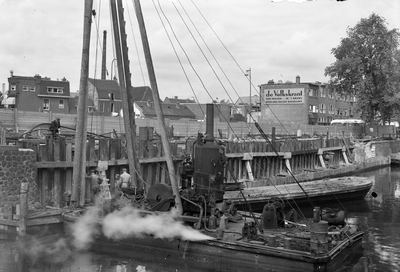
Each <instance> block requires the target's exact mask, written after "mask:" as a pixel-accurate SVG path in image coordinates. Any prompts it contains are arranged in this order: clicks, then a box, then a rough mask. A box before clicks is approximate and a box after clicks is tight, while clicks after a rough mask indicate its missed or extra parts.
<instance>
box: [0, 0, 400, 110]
mask: <svg viewBox="0 0 400 272" xmlns="http://www.w3.org/2000/svg"><path fill="white" fill-rule="evenodd" d="M158 1H159V3H160V5H161V7H162V11H163V12H164V14H165V16H166V18H167V19H168V20H169V22H170V23H171V25H172V29H173V30H174V33H175V35H176V36H177V37H178V40H179V43H180V45H179V44H178V43H177V42H176V39H175V37H174V35H173V33H172V32H171V28H169V27H168V23H167V21H166V19H165V17H164V16H163V15H162V13H161V10H160V9H159V6H158ZM153 3H155V4H156V6H157V10H158V12H159V14H160V16H161V19H162V20H163V22H164V24H165V25H166V26H167V30H168V33H169V34H170V36H171V39H172V40H173V43H174V46H175V49H176V51H177V54H178V56H179V58H180V61H181V63H182V65H183V66H184V70H185V72H186V74H187V77H188V78H189V80H190V84H189V83H188V81H187V79H186V76H185V74H184V72H183V70H182V68H181V66H180V65H179V61H178V58H177V57H176V55H175V53H174V50H173V48H172V46H171V44H170V42H169V39H168V36H167V35H166V33H165V29H164V27H163V25H162V23H161V21H160V16H159V15H158V13H157V11H156V9H155V7H154V5H153ZM193 3H195V5H196V6H197V8H198V9H199V10H200V12H201V13H202V14H203V16H204V17H205V18H206V20H207V21H205V20H204V18H203V17H202V16H201V15H200V13H199V11H198V10H197V9H196V6H195V5H194V4H193ZM123 4H124V7H125V21H126V22H127V25H126V32H127V35H128V46H129V59H130V62H131V67H130V69H131V73H132V85H133V86H143V85H149V81H148V79H147V78H148V76H147V72H146V71H147V70H146V68H145V66H144V65H145V61H144V57H143V50H142V45H141V41H140V39H139V37H140V33H139V31H138V27H137V19H136V16H135V13H134V9H133V5H132V0H123ZM141 5H142V9H143V15H144V20H145V24H146V28H147V34H148V39H149V43H150V48H151V54H152V58H153V63H154V68H155V72H156V77H157V83H158V89H159V92H160V97H161V99H162V100H164V98H165V97H166V96H168V97H172V96H179V98H191V97H194V96H197V98H198V99H199V100H200V102H202V103H205V102H210V101H211V97H212V99H217V98H218V100H222V99H225V100H227V99H229V100H230V101H236V100H237V98H238V95H239V96H248V95H249V94H250V83H249V80H248V78H247V77H246V76H245V75H244V73H245V71H246V70H247V69H249V68H251V83H252V84H253V85H254V87H255V88H254V89H252V91H251V92H252V95H254V94H256V93H257V89H258V87H257V86H258V85H260V84H264V83H267V82H268V80H271V79H273V80H275V82H277V81H278V80H282V81H283V82H285V81H287V80H290V81H294V80H295V77H296V75H299V76H300V77H301V81H302V82H314V81H322V82H326V81H327V80H328V78H325V77H324V69H325V67H326V66H328V65H330V64H331V63H333V62H334V58H333V56H332V55H331V53H330V52H331V49H332V48H333V47H336V46H337V45H338V44H339V42H340V39H341V38H343V37H345V36H346V29H347V27H353V26H354V25H355V24H356V23H357V22H359V21H360V19H361V18H366V17H368V16H369V15H370V14H371V13H372V12H375V13H376V14H378V15H380V16H382V17H384V18H385V19H386V21H387V23H388V28H389V29H393V28H400V1H399V0H347V1H344V2H337V1H334V0H315V1H305V2H304V3H301V4H299V3H295V1H294V0H293V1H287V0H276V1H270V0H246V1H244V0H241V1H239V0H180V2H179V1H168V0H154V1H153V0H145V1H143V0H142V1H141ZM83 9H84V1H83V0H68V1H61V0H0V34H1V36H0V37H1V41H0V83H6V90H7V89H8V81H7V79H8V77H9V76H10V70H13V71H14V75H18V76H34V75H35V74H40V75H41V76H47V77H50V78H52V79H55V80H56V79H61V78H63V77H66V78H67V80H68V81H69V82H70V86H71V91H72V92H75V91H78V89H79V79H80V69H81V54H82V43H83V38H82V37H83ZM93 9H95V10H96V13H97V15H96V18H95V20H94V21H93V24H92V35H91V49H90V50H91V51H90V69H89V77H91V78H94V77H96V78H100V76H101V51H102V48H101V47H102V44H103V31H104V30H107V32H108V36H107V39H108V40H107V70H108V78H111V74H113V75H115V68H114V69H112V68H111V64H112V60H113V59H114V53H113V51H114V50H113V43H112V32H111V23H110V19H109V13H110V12H109V1H107V0H103V1H101V0H95V1H94V5H93ZM178 12H179V13H178ZM179 14H180V15H179ZM187 15H189V17H190V20H189V18H188V17H187ZM181 16H182V17H183V20H184V21H185V23H186V24H187V26H188V27H189V28H190V30H191V33H192V34H190V33H189V31H188V30H187V28H186V26H185V24H184V22H183V21H182V19H181ZM192 23H193V24H194V25H195V27H194V26H193V24H192ZM209 25H211V27H212V29H213V30H212V29H211V28H210V26H209ZM197 31H199V33H200V34H201V37H200V36H199V34H198V33H197ZM214 32H215V33H216V34H217V35H218V36H216V35H215V34H214ZM192 35H193V36H194V37H195V38H196V41H197V44H199V46H200V47H201V50H200V49H199V48H198V45H197V44H196V42H195V41H194V40H193V38H192ZM133 37H135V39H134V38H133ZM135 40H136V44H135V42H134V41H135ZM203 40H204V41H205V42H206V44H207V46H205V45H204V42H203ZM221 41H222V43H223V44H222V43H221ZM181 46H182V47H183V49H184V50H185V53H183V51H182V49H181ZM136 48H138V49H137V50H136ZM208 48H209V49H210V51H211V52H212V53H210V52H209V49H208ZM225 48H226V49H228V50H229V52H228V51H227V50H226V49H225ZM96 51H97V54H96ZM202 52H203V53H202ZM203 54H205V55H206V56H207V59H205V58H204V57H203ZM186 55H187V56H188V57H186ZM96 63H97V66H96ZM114 63H115V62H114ZM189 63H191V64H192V66H193V67H194V70H193V69H192V67H191V66H190V65H189ZM209 63H210V65H211V66H210V65H209ZM238 65H239V66H240V68H239V66H238ZM95 67H97V69H96V68H95ZM211 67H212V68H211ZM220 67H221V68H222V70H221V68H220ZM142 73H143V75H144V76H142ZM215 74H217V76H215ZM197 75H198V76H197ZM199 77H200V79H199ZM227 78H228V79H227ZM192 88H193V90H194V92H193V91H192Z"/></svg>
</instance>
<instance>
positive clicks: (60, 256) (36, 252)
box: [0, 167, 400, 272]
mask: <svg viewBox="0 0 400 272" xmlns="http://www.w3.org/2000/svg"><path fill="white" fill-rule="evenodd" d="M360 175H363V176H373V177H374V184H373V187H372V188H371V191H370V193H369V194H368V195H367V197H366V198H365V200H363V201H357V202H351V203H342V204H338V203H332V204H331V205H329V207H331V208H340V209H342V208H343V207H344V208H345V209H346V210H347V211H348V214H349V218H348V220H349V222H350V223H355V224H357V225H358V226H360V227H361V228H362V229H363V230H364V231H365V235H364V237H363V250H362V251H361V252H359V255H356V256H355V257H354V258H353V259H352V260H349V262H348V263H345V264H343V267H342V269H341V270H340V271H343V272H344V271H400V232H399V230H400V167H391V168H382V169H378V170H374V171H370V172H365V173H362V174H360ZM372 193H376V196H375V197H374V196H373V194H372ZM304 212H305V213H306V216H309V217H312V211H311V209H309V208H307V209H304ZM0 271H1V272H15V271H24V272H25V271H33V272H36V271H37V272H39V271H40V272H42V271H44V272H47V271H49V272H50V271H52V272H53V271H61V272H75V271H83V272H85V271H101V272H117V271H118V272H132V271H133V272H136V271H140V272H150V271H151V272H155V271H267V270H265V269H264V268H263V267H260V266H259V265H258V264H257V263H254V262H253V263H239V262H237V261H235V257H234V254H232V255H231V256H225V258H214V257H213V256H207V257H204V256H203V257H193V256H190V257H187V258H185V259H183V258H182V257H179V256H177V254H174V252H158V251H155V250H154V249H151V248H141V249H140V250H137V249H136V250H132V248H131V247H129V246H123V245H120V244H117V243H108V244H106V243H104V244H101V245H100V246H98V247H97V248H92V249H91V250H90V251H79V252H76V251H72V250H71V247H69V245H68V241H67V240H62V237H56V236H54V237H53V236H51V237H48V238H47V239H46V240H42V239H41V240H32V239H30V240H29V241H28V242H27V243H25V244H23V243H21V242H18V241H16V240H15V237H8V236H4V235H0Z"/></svg>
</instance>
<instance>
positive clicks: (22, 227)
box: [18, 182, 29, 238]
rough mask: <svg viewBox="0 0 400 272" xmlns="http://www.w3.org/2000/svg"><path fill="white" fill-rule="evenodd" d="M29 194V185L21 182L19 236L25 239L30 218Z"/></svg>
mask: <svg viewBox="0 0 400 272" xmlns="http://www.w3.org/2000/svg"><path fill="white" fill-rule="evenodd" d="M28 192H29V183H28V182H21V189H20V192H19V203H20V215H19V216H20V217H19V221H18V227H19V230H18V235H19V236H20V237H21V238H23V237H25V236H26V222H27V218H28Z"/></svg>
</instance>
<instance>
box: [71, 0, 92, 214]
mask: <svg viewBox="0 0 400 272" xmlns="http://www.w3.org/2000/svg"><path fill="white" fill-rule="evenodd" d="M92 7H93V0H85V11H84V18H83V20H84V25H83V47H82V62H81V78H80V82H79V99H78V118H77V120H76V131H75V153H74V164H73V167H74V168H73V179H72V192H71V204H72V205H73V206H76V204H77V202H78V200H79V206H81V207H82V206H84V205H85V187H86V186H85V183H86V140H87V135H86V127H87V97H88V93H87V85H88V77H89V49H90V31H91V24H92Z"/></svg>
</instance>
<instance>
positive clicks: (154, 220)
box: [72, 207, 214, 249]
mask: <svg viewBox="0 0 400 272" xmlns="http://www.w3.org/2000/svg"><path fill="white" fill-rule="evenodd" d="M72 230H73V238H74V241H73V244H74V246H75V247H76V248H77V249H85V248H88V247H89V246H90V244H91V243H92V242H93V240H94V238H95V237H96V235H98V234H100V231H102V233H103V234H104V236H105V237H107V238H110V239H115V240H118V239H123V238H128V237H137V238H143V237H145V236H146V235H151V236H153V237H155V238H161V239H174V238H178V239H182V240H189V241H200V240H210V239H214V238H213V237H210V236H207V235H205V234H203V233H201V232H199V231H197V230H195V229H193V228H191V227H189V226H185V225H184V224H183V223H182V222H181V221H178V220H177V219H176V214H174V213H173V212H170V213H158V214H147V215H143V214H141V213H140V210H137V209H135V208H132V207H125V208H123V209H122V210H120V211H114V212H113V213H110V214H108V215H107V216H105V217H104V219H103V220H100V219H99V212H98V210H97V209H89V210H88V211H87V212H86V213H85V214H84V215H83V216H82V217H80V218H79V219H78V221H77V222H76V223H75V224H74V226H73V228H72Z"/></svg>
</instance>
